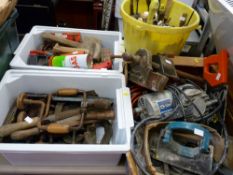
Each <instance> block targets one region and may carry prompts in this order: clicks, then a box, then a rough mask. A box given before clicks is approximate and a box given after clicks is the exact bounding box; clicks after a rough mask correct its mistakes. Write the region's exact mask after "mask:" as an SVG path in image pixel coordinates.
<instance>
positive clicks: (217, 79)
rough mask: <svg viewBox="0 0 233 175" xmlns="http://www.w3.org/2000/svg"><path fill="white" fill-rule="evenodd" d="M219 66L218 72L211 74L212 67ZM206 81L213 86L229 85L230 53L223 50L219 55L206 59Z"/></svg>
mask: <svg viewBox="0 0 233 175" xmlns="http://www.w3.org/2000/svg"><path fill="white" fill-rule="evenodd" d="M212 65H217V71H216V72H214V73H212V72H210V67H211V66H212ZM204 79H205V80H207V82H208V83H209V84H210V85H211V86H212V87H214V86H218V85H220V84H225V83H227V79H228V53H227V51H226V50H222V51H221V52H220V53H219V54H216V55H211V56H209V57H206V58H205V59H204Z"/></svg>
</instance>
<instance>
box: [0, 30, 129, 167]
mask: <svg viewBox="0 0 233 175" xmlns="http://www.w3.org/2000/svg"><path fill="white" fill-rule="evenodd" d="M43 32H51V33H54V32H55V33H59V32H60V33H63V32H80V33H81V35H83V36H94V37H96V38H98V39H100V40H101V41H102V44H103V47H107V48H110V49H111V50H112V52H113V53H114V54H118V51H117V50H116V49H115V48H117V47H116V43H118V42H119V41H120V40H121V34H120V32H111V31H95V30H82V29H72V28H60V27H46V26H34V27H33V28H32V30H31V31H30V33H28V34H26V35H25V37H24V38H23V40H22V42H21V43H20V45H19V46H18V48H17V49H16V51H15V53H14V54H15V56H14V58H13V60H12V61H11V63H10V66H11V68H13V69H11V70H9V71H7V72H6V74H5V76H4V77H3V79H2V81H1V83H0V97H1V98H0V106H1V109H0V116H1V118H0V125H2V123H3V121H4V119H5V117H6V115H7V113H8V112H9V110H10V108H11V106H12V104H13V102H14V101H15V99H16V97H17V96H18V95H19V94H20V93H21V92H33V93H53V92H55V91H56V90H57V89H60V88H76V89H82V90H95V91H96V93H97V94H98V95H99V96H101V97H106V98H111V99H113V102H114V111H115V119H114V121H113V123H112V127H113V136H112V138H111V141H110V144H103V145H101V144H86V145H85V144H68V145H67V144H66V145H65V144H20V143H17V144H7V143H4V144H0V154H2V155H3V156H4V157H5V158H6V159H7V160H8V161H9V163H10V164H12V165H33V166H43V165H46V166H61V165H69V166H85V165H86V166H103V165H105V166H106V165H111V166H116V165H117V164H118V162H119V160H120V158H121V156H122V154H125V153H126V152H127V151H129V150H130V130H131V127H132V126H133V115H132V107H131V99H130V91H129V89H128V88H127V87H126V82H125V77H124V75H123V74H122V67H123V66H122V64H123V61H122V60H121V59H116V60H114V62H113V69H112V70H106V69H102V70H94V69H90V70H88V69H73V68H57V67H49V66H37V65H35V66H34V65H28V64H27V61H28V55H29V52H30V50H35V49H38V47H39V46H40V45H41V44H42V42H43V41H42V39H41V34H42V33H43Z"/></svg>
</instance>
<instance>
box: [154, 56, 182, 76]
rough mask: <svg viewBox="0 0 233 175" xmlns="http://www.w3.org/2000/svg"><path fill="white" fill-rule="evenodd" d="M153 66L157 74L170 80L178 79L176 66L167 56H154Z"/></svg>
mask: <svg viewBox="0 0 233 175" xmlns="http://www.w3.org/2000/svg"><path fill="white" fill-rule="evenodd" d="M152 66H153V68H154V69H155V71H156V72H159V73H161V74H163V75H165V76H167V77H169V78H175V79H176V78H178V76H177V73H176V68H175V65H174V63H173V61H172V60H171V59H169V58H168V57H167V56H164V55H153V56H152Z"/></svg>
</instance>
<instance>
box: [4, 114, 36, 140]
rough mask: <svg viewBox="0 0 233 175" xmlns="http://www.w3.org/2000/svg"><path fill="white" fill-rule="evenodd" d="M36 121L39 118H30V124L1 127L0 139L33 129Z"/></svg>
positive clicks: (21, 123) (22, 123)
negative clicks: (19, 131)
mask: <svg viewBox="0 0 233 175" xmlns="http://www.w3.org/2000/svg"><path fill="white" fill-rule="evenodd" d="M38 121H39V117H34V118H32V120H31V122H27V121H23V122H18V123H12V124H7V125H4V126H1V127H0V137H6V136H8V135H10V134H11V133H13V132H15V131H18V130H22V129H28V128H31V127H34V126H36V125H37V123H38Z"/></svg>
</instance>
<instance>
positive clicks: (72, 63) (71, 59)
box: [63, 54, 90, 68]
mask: <svg viewBox="0 0 233 175" xmlns="http://www.w3.org/2000/svg"><path fill="white" fill-rule="evenodd" d="M89 59H90V58H88V54H79V55H66V57H65V59H64V62H63V65H64V67H73V68H89V66H90V65H89V63H88V62H89V61H90V60H89Z"/></svg>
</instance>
